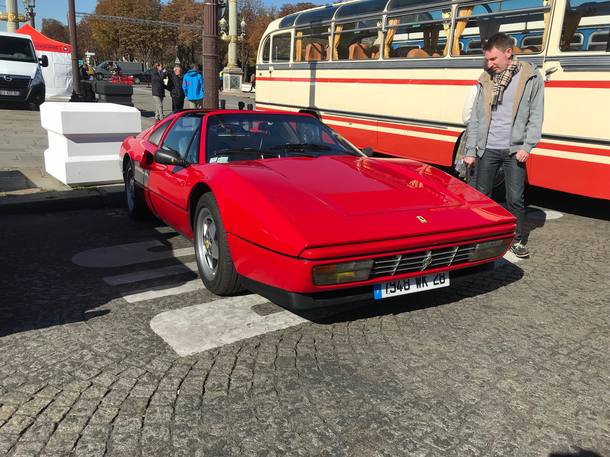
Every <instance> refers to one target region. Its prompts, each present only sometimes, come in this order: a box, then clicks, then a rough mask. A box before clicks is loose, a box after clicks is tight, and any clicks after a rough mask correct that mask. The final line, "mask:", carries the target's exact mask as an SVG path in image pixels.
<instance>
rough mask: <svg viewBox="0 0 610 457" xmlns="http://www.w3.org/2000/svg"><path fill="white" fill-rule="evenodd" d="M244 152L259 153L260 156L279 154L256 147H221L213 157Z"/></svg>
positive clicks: (275, 155)
mask: <svg viewBox="0 0 610 457" xmlns="http://www.w3.org/2000/svg"><path fill="white" fill-rule="evenodd" d="M244 152H245V153H246V154H252V155H258V156H261V157H277V154H274V153H271V152H267V151H261V150H260V149H256V148H226V149H221V150H219V151H216V152H215V153H214V155H213V156H212V157H218V156H222V155H230V154H240V153H244Z"/></svg>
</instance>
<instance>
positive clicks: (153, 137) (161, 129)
mask: <svg viewBox="0 0 610 457" xmlns="http://www.w3.org/2000/svg"><path fill="white" fill-rule="evenodd" d="M169 124H170V121H169V120H168V121H165V122H164V123H163V124H161V125H160V126H158V127H157V130H155V131H154V132H152V133H151V134H150V135H149V136H148V141H149V142H151V143H152V144H155V145H157V146H158V145H159V143H161V138H163V134H164V133H165V131H166V130H167V127H169Z"/></svg>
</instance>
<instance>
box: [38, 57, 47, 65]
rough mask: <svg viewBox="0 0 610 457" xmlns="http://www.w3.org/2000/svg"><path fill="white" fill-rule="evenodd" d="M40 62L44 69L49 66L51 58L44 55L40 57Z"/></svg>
mask: <svg viewBox="0 0 610 457" xmlns="http://www.w3.org/2000/svg"><path fill="white" fill-rule="evenodd" d="M38 61H39V62H40V65H41V66H43V67H48V66H49V58H48V57H47V56H46V55H44V54H43V55H42V56H40V59H38Z"/></svg>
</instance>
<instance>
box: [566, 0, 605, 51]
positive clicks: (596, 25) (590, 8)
mask: <svg viewBox="0 0 610 457" xmlns="http://www.w3.org/2000/svg"><path fill="white" fill-rule="evenodd" d="M609 19H610V2H608V1H607V0H601V1H599V0H598V1H591V0H571V1H570V2H569V3H568V6H567V7H566V12H565V16H564V18H563V28H562V29H561V43H560V45H559V49H561V50H562V51H564V52H569V51H606V52H610V41H609V36H608V32H609V30H610V25H609ZM591 32H592V33H591ZM578 34H582V35H584V36H589V39H588V40H587V45H586V47H585V46H580V47H577V46H575V43H574V38H575V36H578ZM589 34H590V35H589ZM583 42H584V38H583V40H582V42H581V44H583Z"/></svg>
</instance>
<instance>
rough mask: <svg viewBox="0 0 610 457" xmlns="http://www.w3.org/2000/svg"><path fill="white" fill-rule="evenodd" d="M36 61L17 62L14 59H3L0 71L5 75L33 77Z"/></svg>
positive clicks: (36, 66) (36, 65)
mask: <svg viewBox="0 0 610 457" xmlns="http://www.w3.org/2000/svg"><path fill="white" fill-rule="evenodd" d="M37 68H38V63H36V62H17V61H14V60H3V61H2V70H1V71H0V73H3V74H5V75H16V76H28V77H30V78H33V77H34V75H35V74H36V69H37Z"/></svg>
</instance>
